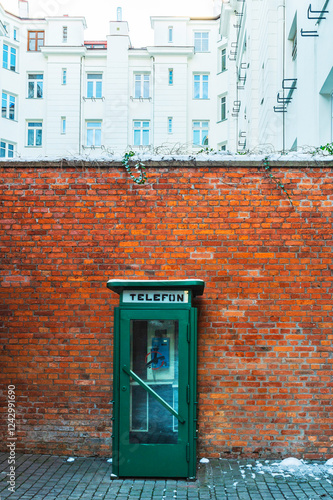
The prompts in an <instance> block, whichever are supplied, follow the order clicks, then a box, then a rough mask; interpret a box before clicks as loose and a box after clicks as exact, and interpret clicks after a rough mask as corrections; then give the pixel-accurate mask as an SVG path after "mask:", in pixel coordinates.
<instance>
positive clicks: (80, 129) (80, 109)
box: [79, 56, 83, 154]
mask: <svg viewBox="0 0 333 500" xmlns="http://www.w3.org/2000/svg"><path fill="white" fill-rule="evenodd" d="M82 65H83V56H81V58H80V92H79V96H80V104H79V154H81V153H82V127H83V124H82V97H83V95H82V73H83V71H82Z"/></svg>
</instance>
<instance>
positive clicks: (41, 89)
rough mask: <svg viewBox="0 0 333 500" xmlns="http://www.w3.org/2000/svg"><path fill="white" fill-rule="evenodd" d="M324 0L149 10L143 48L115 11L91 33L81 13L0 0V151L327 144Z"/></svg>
mask: <svg viewBox="0 0 333 500" xmlns="http://www.w3.org/2000/svg"><path fill="white" fill-rule="evenodd" d="M332 2H333V0H313V1H312V3H311V4H309V5H307V4H305V3H304V2H299V0H223V1H222V7H221V10H220V15H218V16H216V17H214V18H205V19H199V18H198V19H197V18H195V19H194V18H190V17H152V18H151V25H152V28H153V29H154V45H153V46H148V47H144V48H139V49H137V48H133V47H132V45H131V42H130V38H129V30H128V25H127V23H126V22H124V21H122V20H121V12H120V9H118V11H117V15H118V20H117V21H112V22H110V23H109V34H108V35H107V36H106V37H105V40H102V41H90V42H87V41H85V39H84V30H85V27H86V23H85V19H84V18H83V17H68V16H62V17H46V18H43V19H30V18H29V16H28V1H27V0H19V6H20V15H19V16H16V15H14V14H12V13H9V12H6V11H5V10H4V9H3V8H2V7H1V4H0V51H1V52H0V56H1V66H0V89H1V102H2V109H1V117H0V157H1V158H15V157H22V158H41V157H54V156H56V157H59V156H61V157H71V156H74V155H82V154H83V155H89V156H91V157H98V156H100V155H101V154H103V155H104V154H105V153H120V154H123V153H124V152H126V151H129V150H133V151H149V152H154V153H160V154H167V153H174V154H177V153H193V152H197V151H200V150H201V149H206V148H208V149H210V148H212V149H214V150H229V151H231V152H246V151H258V152H260V151H263V152H270V151H288V150H295V149H297V148H301V147H303V146H309V147H316V146H320V145H323V144H326V143H328V142H332V140H333V126H332V123H333V118H332V117H333V111H332V110H333V105H332V103H333V99H332V93H333V53H332V51H331V50H330V47H332V46H333V9H332V5H331V4H332ZM216 5H218V2H216ZM330 8H331V11H332V12H330Z"/></svg>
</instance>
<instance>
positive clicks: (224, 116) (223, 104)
mask: <svg viewBox="0 0 333 500" xmlns="http://www.w3.org/2000/svg"><path fill="white" fill-rule="evenodd" d="M226 119H227V98H226V96H225V95H224V96H222V97H220V120H221V121H223V120H226Z"/></svg>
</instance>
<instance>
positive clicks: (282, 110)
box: [273, 105, 287, 113]
mask: <svg viewBox="0 0 333 500" xmlns="http://www.w3.org/2000/svg"><path fill="white" fill-rule="evenodd" d="M273 109H274V113H286V112H287V108H286V106H285V105H283V106H274V108H273Z"/></svg>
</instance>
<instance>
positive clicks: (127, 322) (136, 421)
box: [107, 280, 204, 478]
mask: <svg viewBox="0 0 333 500" xmlns="http://www.w3.org/2000/svg"><path fill="white" fill-rule="evenodd" d="M107 286H108V288H110V289H111V290H113V291H114V292H116V293H118V294H119V295H120V305H119V307H117V308H115V323H114V374H113V375H114V401H113V403H114V407H113V420H114V422H113V429H114V430H113V474H114V475H115V476H116V477H184V478H195V475H196V404H197V403H196V360H197V352H196V351H197V314H196V313H197V311H196V309H195V308H194V307H192V298H193V297H195V296H197V295H202V293H203V290H204V282H203V281H202V280H177V281H176V280H173V281H159V280H144V281H136V280H110V281H109V282H108V283H107Z"/></svg>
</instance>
